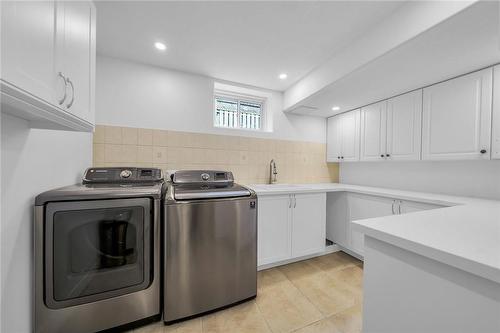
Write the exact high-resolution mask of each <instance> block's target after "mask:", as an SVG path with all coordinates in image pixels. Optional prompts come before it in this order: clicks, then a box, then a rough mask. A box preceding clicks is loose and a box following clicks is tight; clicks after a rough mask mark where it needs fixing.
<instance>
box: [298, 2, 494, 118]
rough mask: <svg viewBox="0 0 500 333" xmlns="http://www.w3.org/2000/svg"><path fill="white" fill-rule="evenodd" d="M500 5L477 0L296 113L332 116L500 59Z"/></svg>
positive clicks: (313, 98)
mask: <svg viewBox="0 0 500 333" xmlns="http://www.w3.org/2000/svg"><path fill="white" fill-rule="evenodd" d="M499 6H500V5H499V3H498V2H494V1H481V2H478V3H476V4H474V5H473V6H471V7H469V8H467V9H466V10H464V11H463V12H461V13H459V14H457V15H455V16H453V17H452V18H450V19H448V20H446V21H444V22H442V23H441V24H439V25H437V26H436V27H434V28H432V29H430V30H428V31H426V32H425V33H423V34H421V35H420V36H418V37H416V38H414V39H412V40H410V41H408V42H406V43H404V44H403V45H401V46H400V47H398V48H396V49H394V50H392V51H391V52H389V53H387V54H385V55H384V56H382V57H380V58H377V59H375V60H373V61H372V62H370V63H369V64H367V65H365V66H363V67H362V68H360V69H358V70H356V71H354V72H351V73H349V74H348V75H346V76H344V77H343V78H342V79H340V80H338V81H336V82H334V83H332V84H331V85H329V86H327V87H325V88H324V89H322V90H321V91H320V92H319V93H316V94H314V95H312V96H310V97H309V98H306V99H305V100H303V101H302V102H301V103H300V105H302V106H307V107H309V108H308V109H307V108H304V107H303V108H302V109H298V110H297V111H293V113H299V114H306V115H314V116H323V117H328V116H332V115H334V114H337V113H342V112H345V111H348V110H352V109H355V108H358V107H362V106H364V105H367V104H370V103H374V102H377V101H379V100H382V99H386V98H389V97H392V96H395V95H398V94H401V93H404V92H407V91H410V90H413V89H417V88H421V87H424V86H427V85H430V84H433V83H436V82H440V81H442V80H446V79H449V78H452V77H455V76H457V75H460V74H465V73H468V72H470V71H474V70H478V69H481V68H483V67H486V66H490V65H492V64H496V63H499V62H500V47H499V45H500V44H499V43H500V29H499V27H500V25H499V22H500V18H499V14H500V12H499ZM333 105H336V106H340V110H339V111H332V109H331V108H332V106H333Z"/></svg>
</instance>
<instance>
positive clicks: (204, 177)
mask: <svg viewBox="0 0 500 333" xmlns="http://www.w3.org/2000/svg"><path fill="white" fill-rule="evenodd" d="M201 179H202V180H204V181H207V180H209V179H210V175H209V174H208V173H202V174H201Z"/></svg>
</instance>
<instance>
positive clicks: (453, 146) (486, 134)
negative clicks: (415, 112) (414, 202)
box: [422, 68, 493, 160]
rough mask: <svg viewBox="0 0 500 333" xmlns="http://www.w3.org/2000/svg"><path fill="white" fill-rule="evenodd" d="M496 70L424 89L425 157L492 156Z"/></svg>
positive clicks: (462, 157) (464, 157)
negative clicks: (492, 122) (492, 121)
mask: <svg viewBox="0 0 500 333" xmlns="http://www.w3.org/2000/svg"><path fill="white" fill-rule="evenodd" d="M492 74H493V69H492V68H487V69H484V70H481V71H478V72H475V73H472V74H468V75H465V76H462V77H459V78H456V79H453V80H449V81H446V82H443V83H439V84H436V85H433V86H430V87H428V88H425V89H424V95H423V124H422V159H424V160H447V159H448V160H450V159H489V158H490V143H491V141H490V140H491V113H492V110H491V102H492V76H493V75H492Z"/></svg>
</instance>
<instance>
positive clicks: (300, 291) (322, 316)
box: [278, 267, 325, 332]
mask: <svg viewBox="0 0 500 333" xmlns="http://www.w3.org/2000/svg"><path fill="white" fill-rule="evenodd" d="M278 270H279V271H280V272H281V273H282V274H283V275H284V276H285V277H286V279H287V280H288V281H289V282H290V283H291V284H292V285H293V286H294V287H295V288H296V289H297V290H298V291H299V293H300V294H301V295H302V296H304V297H305V298H306V299H307V301H308V302H309V303H311V305H312V306H313V307H314V308H315V309H316V310H317V311H318V312H319V313H320V314H321V318H320V319H318V320H322V319H324V318H325V316H324V315H323V312H322V311H321V310H320V309H318V307H317V306H316V305H315V304H314V303H313V302H312V301H311V299H310V298H309V297H307V295H306V294H304V292H303V291H302V290H300V288H299V287H298V286H297V285H296V284H295V283H293V281H292V280H290V279H289V278H288V276H287V275H286V274H285V272H283V271H282V270H281V269H280V268H279V267H278ZM310 324H312V323H309V324H307V325H305V326H303V327H306V326H308V325H310ZM303 327H302V328H303ZM298 329H300V328H298ZM293 331H294V330H292V331H290V332H293Z"/></svg>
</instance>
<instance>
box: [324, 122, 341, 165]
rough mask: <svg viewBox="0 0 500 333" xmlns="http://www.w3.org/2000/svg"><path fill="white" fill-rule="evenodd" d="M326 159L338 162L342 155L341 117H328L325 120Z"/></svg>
mask: <svg viewBox="0 0 500 333" xmlns="http://www.w3.org/2000/svg"><path fill="white" fill-rule="evenodd" d="M326 140H327V145H326V160H327V161H328V162H338V161H339V160H340V155H342V118H341V116H336V117H330V118H328V121H327V139H326Z"/></svg>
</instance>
